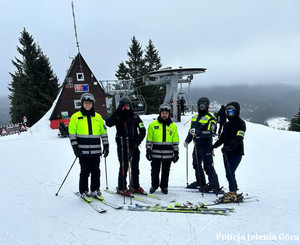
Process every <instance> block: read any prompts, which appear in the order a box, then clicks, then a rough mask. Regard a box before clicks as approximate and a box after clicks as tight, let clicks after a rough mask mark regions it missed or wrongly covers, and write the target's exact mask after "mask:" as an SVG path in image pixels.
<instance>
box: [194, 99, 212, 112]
mask: <svg viewBox="0 0 300 245" xmlns="http://www.w3.org/2000/svg"><path fill="white" fill-rule="evenodd" d="M209 104H210V101H209V99H208V98H207V97H201V98H199V99H198V101H197V106H198V110H200V108H201V109H203V110H207V109H208V107H209Z"/></svg>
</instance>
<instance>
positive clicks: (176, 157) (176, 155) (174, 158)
mask: <svg viewBox="0 0 300 245" xmlns="http://www.w3.org/2000/svg"><path fill="white" fill-rule="evenodd" d="M178 159H179V153H178V151H174V157H173V162H174V163H176V162H177V161H178Z"/></svg>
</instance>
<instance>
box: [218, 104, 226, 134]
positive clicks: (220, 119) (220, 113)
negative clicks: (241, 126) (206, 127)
mask: <svg viewBox="0 0 300 245" xmlns="http://www.w3.org/2000/svg"><path fill="white" fill-rule="evenodd" d="M217 122H218V123H219V129H218V136H219V137H220V135H221V132H222V128H223V125H224V123H226V114H225V105H222V106H221V108H220V110H219V111H218V114H217Z"/></svg>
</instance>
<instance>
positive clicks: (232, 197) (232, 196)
mask: <svg viewBox="0 0 300 245" xmlns="http://www.w3.org/2000/svg"><path fill="white" fill-rule="evenodd" d="M219 201H220V202H221V203H230V202H238V196H237V194H236V191H230V192H227V193H225V194H224V195H223V196H222V197H220V198H219Z"/></svg>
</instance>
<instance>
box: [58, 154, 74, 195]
mask: <svg viewBox="0 0 300 245" xmlns="http://www.w3.org/2000/svg"><path fill="white" fill-rule="evenodd" d="M76 160H77V157H76V158H75V160H74V161H73V163H72V165H71V167H70V169H69V171H68V173H67V175H66V177H65V178H64V180H63V182H62V183H61V185H60V187H59V189H58V191H57V192H56V193H55V196H57V195H58V192H59V191H60V189H61V187H62V186H63V184H64V183H65V181H66V179H67V177H68V175H69V173H70V172H71V169H72V168H73V165H74V163H75V162H76Z"/></svg>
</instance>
